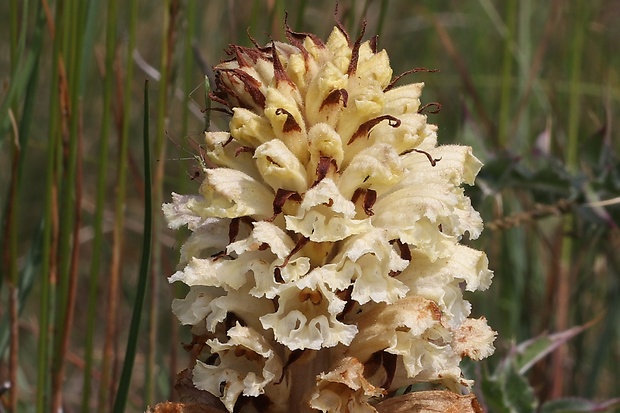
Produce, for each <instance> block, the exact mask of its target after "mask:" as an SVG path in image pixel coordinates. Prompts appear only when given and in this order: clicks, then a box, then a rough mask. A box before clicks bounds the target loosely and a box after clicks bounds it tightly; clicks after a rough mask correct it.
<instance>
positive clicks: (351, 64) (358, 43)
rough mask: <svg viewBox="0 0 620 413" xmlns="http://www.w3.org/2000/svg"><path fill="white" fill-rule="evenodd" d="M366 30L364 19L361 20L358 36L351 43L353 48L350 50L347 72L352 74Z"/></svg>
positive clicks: (355, 67) (355, 68)
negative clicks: (360, 29) (353, 42)
mask: <svg viewBox="0 0 620 413" xmlns="http://www.w3.org/2000/svg"><path fill="white" fill-rule="evenodd" d="M365 32H366V20H364V21H362V31H361V33H360V35H359V37H358V38H357V39H356V40H355V44H354V45H353V49H352V50H351V61H350V62H349V68H348V69H347V74H348V75H349V76H352V75H353V74H354V73H355V71H356V70H357V61H358V60H359V57H360V46H361V45H362V37H363V36H364V33H365Z"/></svg>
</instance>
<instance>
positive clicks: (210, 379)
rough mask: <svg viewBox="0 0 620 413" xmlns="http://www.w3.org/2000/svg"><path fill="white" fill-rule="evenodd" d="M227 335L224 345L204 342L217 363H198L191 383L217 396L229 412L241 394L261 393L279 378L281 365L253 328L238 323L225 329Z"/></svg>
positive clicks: (268, 345)
mask: <svg viewBox="0 0 620 413" xmlns="http://www.w3.org/2000/svg"><path fill="white" fill-rule="evenodd" d="M228 336H229V340H228V342H226V343H221V342H219V341H218V340H208V341H207V344H208V345H209V346H210V347H211V352H212V353H217V354H218V355H219V360H220V363H219V364H218V365H217V366H214V365H208V364H205V363H203V362H201V361H197V364H196V367H194V377H193V381H194V384H195V385H196V388H198V389H200V390H206V391H208V392H210V393H211V394H214V395H216V396H219V397H220V399H221V400H222V402H223V403H224V406H226V408H227V409H228V411H229V412H232V411H233V409H234V406H235V403H236V401H237V398H238V397H239V396H240V395H241V394H243V395H245V396H253V397H256V396H259V395H261V394H264V393H265V390H266V389H265V388H266V386H267V385H268V384H270V383H271V382H273V381H275V380H278V378H279V377H280V376H281V375H282V366H283V365H282V362H281V360H280V358H279V357H278V355H277V354H276V353H275V351H274V350H273V348H272V347H271V345H270V344H269V343H268V342H267V340H265V339H264V337H263V336H262V335H261V334H259V333H258V332H256V331H254V330H253V329H250V328H247V327H242V326H240V325H239V324H237V325H236V326H235V327H232V328H231V329H230V330H228ZM236 354H243V355H241V356H239V357H237V356H236ZM222 384H225V386H221V385H222ZM221 390H223V391H221ZM274 401H276V402H278V401H280V400H274Z"/></svg>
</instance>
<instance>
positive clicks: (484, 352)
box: [163, 27, 495, 413]
mask: <svg viewBox="0 0 620 413" xmlns="http://www.w3.org/2000/svg"><path fill="white" fill-rule="evenodd" d="M287 35H288V39H289V43H288V44H286V43H280V42H272V43H271V44H270V45H267V46H265V47H256V48H246V47H241V46H231V48H230V54H231V59H230V60H228V61H225V62H223V63H221V64H219V65H218V66H216V68H215V73H216V86H217V89H216V90H215V92H214V93H213V94H212V98H213V99H214V100H215V101H217V102H219V103H221V104H223V105H225V106H227V107H228V108H229V109H230V110H231V112H232V114H233V115H232V119H231V121H230V125H229V127H230V132H207V133H206V146H207V148H208V151H207V157H208V158H209V161H210V162H211V163H212V164H214V165H216V167H214V168H209V169H206V170H205V179H204V182H203V183H202V185H201V187H200V191H199V192H200V193H199V195H192V196H181V195H177V194H173V198H172V203H170V204H165V205H164V207H163V209H164V214H165V215H166V217H167V219H168V222H169V226H170V227H171V228H174V229H176V228H179V227H180V226H183V225H187V227H188V228H189V229H190V230H191V231H192V235H191V236H190V237H189V239H188V240H187V241H186V243H185V244H184V245H183V247H182V248H181V260H180V266H179V268H180V269H179V271H177V272H176V273H175V274H174V275H172V276H171V277H170V282H174V281H181V282H183V283H185V284H186V285H188V286H190V291H189V293H188V294H187V296H186V297H185V298H184V299H179V300H175V301H174V303H173V311H174V313H175V314H176V315H177V317H178V318H179V320H180V321H181V322H182V323H183V324H188V325H191V326H193V329H194V332H195V334H197V335H198V334H200V335H201V336H202V337H208V338H207V339H206V340H205V341H204V344H205V354H203V355H202V356H201V357H202V358H201V360H200V361H199V362H198V364H197V365H196V367H195V368H194V383H195V385H196V387H198V388H199V389H203V390H207V391H209V392H211V393H212V394H214V395H215V396H217V397H219V398H220V399H221V400H222V402H223V403H224V405H225V406H226V408H227V409H228V410H229V411H230V412H232V411H233V409H235V406H237V408H236V409H238V410H239V411H241V412H243V411H246V410H245V409H246V408H247V409H248V410H247V411H254V410H252V409H259V408H260V409H261V411H269V412H280V411H282V412H287V411H295V412H305V411H308V412H310V411H322V412H334V413H336V412H356V413H357V412H373V411H376V410H375V409H374V407H373V403H375V402H376V400H377V399H378V398H380V397H382V396H383V395H385V394H387V392H388V391H391V390H394V389H396V388H398V387H402V386H406V385H409V384H412V383H417V382H438V383H443V384H444V385H445V386H447V387H449V388H451V389H453V390H455V391H459V390H460V389H461V387H468V386H470V385H471V381H468V380H466V379H464V378H463V377H462V376H461V370H460V368H459V363H460V361H461V358H462V357H464V356H468V357H470V358H472V359H475V360H478V359H481V358H484V357H487V356H489V355H490V354H492V352H493V344H492V343H493V341H494V338H495V333H494V332H493V331H492V330H491V329H490V328H489V327H488V326H487V324H486V320H485V319H484V318H481V319H477V320H474V319H470V318H468V317H469V315H470V311H471V308H470V304H469V303H468V302H467V301H466V300H465V299H464V298H463V290H462V286H464V288H465V290H467V291H475V290H483V289H486V288H488V287H489V285H490V283H491V278H492V273H491V271H489V270H488V262H487V259H486V256H485V255H484V253H482V252H479V251H475V250H473V249H471V248H468V247H465V246H462V245H460V244H459V241H460V240H461V238H462V237H463V235H464V234H465V233H468V234H469V238H472V239H473V238H476V237H478V235H479V234H480V232H481V230H482V220H481V218H480V216H479V214H478V213H477V212H476V211H475V210H474V209H473V208H472V206H471V203H470V200H469V198H467V197H466V196H465V194H464V191H463V189H462V188H461V185H463V184H464V183H465V184H469V185H471V184H473V183H474V178H475V176H476V174H477V173H478V171H479V169H480V167H481V163H480V161H478V159H476V158H475V157H474V156H473V154H472V153H471V149H470V148H468V147H464V146H454V145H451V146H437V134H436V132H437V127H436V126H434V125H431V124H428V123H427V119H426V116H425V115H424V114H422V113H420V97H421V92H422V87H423V84H422V83H415V84H410V85H405V86H398V87H395V86H394V84H393V83H392V82H395V80H393V79H392V69H391V67H390V64H389V59H388V56H387V53H386V52H385V51H377V50H375V42H371V41H367V42H362V41H361V36H360V38H358V39H357V40H356V41H354V42H352V41H351V40H350V39H349V37H348V35H347V34H346V33H345V32H344V30H343V29H341V28H340V27H336V28H335V29H334V30H333V32H332V33H331V35H330V36H329V39H328V40H327V43H323V42H322V41H321V40H320V39H318V38H317V37H316V36H314V35H310V34H304V33H295V32H293V31H291V30H290V29H288V28H287ZM253 405H254V407H252V406H253ZM246 406H247V407H246ZM257 406H259V407H257Z"/></svg>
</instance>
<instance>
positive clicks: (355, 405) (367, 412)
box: [308, 357, 385, 413]
mask: <svg viewBox="0 0 620 413" xmlns="http://www.w3.org/2000/svg"><path fill="white" fill-rule="evenodd" d="M384 394H385V391H384V390H383V389H381V388H378V387H375V386H373V385H372V384H370V383H369V382H368V380H366V378H365V377H364V365H363V364H362V363H360V362H359V360H357V359H355V358H353V357H346V358H344V359H342V360H341V361H340V363H339V364H338V365H337V366H336V367H335V368H334V369H332V370H331V371H329V372H328V373H322V374H320V375H319V377H318V378H317V384H316V388H315V389H314V391H313V392H312V394H311V395H310V397H309V399H310V400H309V402H308V403H309V405H310V407H312V408H313V409H317V410H320V411H322V412H330V413H375V412H376V411H377V410H375V408H374V407H372V406H371V405H370V404H369V403H368V401H369V400H370V399H371V398H373V397H380V396H383V395H384Z"/></svg>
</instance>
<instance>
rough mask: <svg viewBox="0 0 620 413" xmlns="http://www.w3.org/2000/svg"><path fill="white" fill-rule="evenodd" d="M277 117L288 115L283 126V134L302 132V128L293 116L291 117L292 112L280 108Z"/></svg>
mask: <svg viewBox="0 0 620 413" xmlns="http://www.w3.org/2000/svg"><path fill="white" fill-rule="evenodd" d="M276 115H277V116H280V115H286V120H285V121H284V125H283V126H282V132H284V133H288V132H301V127H300V126H299V124H298V123H297V121H296V120H295V118H294V117H293V115H291V112H289V111H288V110H286V109H284V108H278V109H276Z"/></svg>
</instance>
